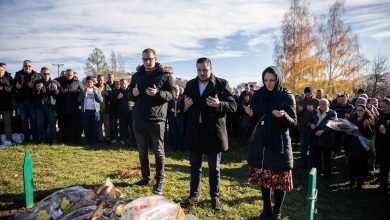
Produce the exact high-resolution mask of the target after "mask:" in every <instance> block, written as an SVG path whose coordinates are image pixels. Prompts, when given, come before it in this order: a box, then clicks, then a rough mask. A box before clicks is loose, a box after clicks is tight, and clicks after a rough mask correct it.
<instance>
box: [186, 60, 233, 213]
mask: <svg viewBox="0 0 390 220" xmlns="http://www.w3.org/2000/svg"><path fill="white" fill-rule="evenodd" d="M196 68H197V73H198V76H197V77H196V78H194V79H192V80H190V81H189V82H188V83H187V85H186V88H185V90H184V97H185V98H184V112H185V114H186V117H185V118H186V123H185V124H186V128H185V144H186V146H187V148H188V150H189V151H190V164H191V183H190V187H191V189H190V196H189V198H188V199H187V200H186V201H185V202H184V205H194V204H195V203H197V202H198V200H199V195H200V180H201V176H202V156H203V154H206V155H207V160H208V165H209V180H210V181H209V183H210V197H211V198H212V208H213V209H215V210H221V204H220V200H219V185H220V168H219V165H220V162H221V152H222V151H227V150H228V137H227V130H226V114H227V113H228V112H235V111H236V110H237V104H236V102H235V101H234V97H233V94H232V93H231V89H230V87H229V84H228V82H227V81H226V80H224V79H221V78H217V77H215V76H214V74H212V65H211V61H210V59H208V58H205V57H204V58H199V59H198V61H197V62H196Z"/></svg>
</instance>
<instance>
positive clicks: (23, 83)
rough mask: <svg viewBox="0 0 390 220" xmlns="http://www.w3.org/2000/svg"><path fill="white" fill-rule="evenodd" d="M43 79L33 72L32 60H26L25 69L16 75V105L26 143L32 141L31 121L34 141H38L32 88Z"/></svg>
mask: <svg viewBox="0 0 390 220" xmlns="http://www.w3.org/2000/svg"><path fill="white" fill-rule="evenodd" d="M41 78H42V76H41V74H40V73H37V72H35V71H34V70H33V68H32V62H31V61H30V60H25V61H24V62H23V69H22V70H20V71H18V72H16V73H15V79H14V89H15V103H16V105H17V106H18V109H19V114H20V122H21V127H22V130H23V135H24V140H25V141H30V128H29V127H30V126H29V120H30V124H31V130H32V135H33V139H34V141H38V125H37V120H36V112H35V106H34V103H33V97H32V88H33V86H34V82H35V81H36V80H39V79H41Z"/></svg>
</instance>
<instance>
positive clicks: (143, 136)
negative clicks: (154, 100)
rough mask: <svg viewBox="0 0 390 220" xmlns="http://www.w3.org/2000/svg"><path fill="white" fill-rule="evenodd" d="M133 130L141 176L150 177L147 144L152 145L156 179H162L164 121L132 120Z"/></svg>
mask: <svg viewBox="0 0 390 220" xmlns="http://www.w3.org/2000/svg"><path fill="white" fill-rule="evenodd" d="M133 131H134V136H135V139H136V141H137V146H138V152H139V160H140V162H141V173H142V177H143V178H147V179H150V164H149V146H151V147H153V150H154V157H155V160H156V175H155V179H156V180H157V181H163V180H164V159H165V152H164V132H165V122H164V121H147V120H133Z"/></svg>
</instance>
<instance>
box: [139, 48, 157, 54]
mask: <svg viewBox="0 0 390 220" xmlns="http://www.w3.org/2000/svg"><path fill="white" fill-rule="evenodd" d="M144 53H153V55H154V56H156V51H154V50H153V49H152V48H146V49H145V50H143V51H142V54H144Z"/></svg>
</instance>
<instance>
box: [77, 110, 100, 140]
mask: <svg viewBox="0 0 390 220" xmlns="http://www.w3.org/2000/svg"><path fill="white" fill-rule="evenodd" d="M81 119H82V122H83V129H84V135H85V142H86V143H87V144H96V143H97V142H98V136H99V130H98V126H99V121H100V113H99V112H98V111H95V110H85V111H84V112H81Z"/></svg>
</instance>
